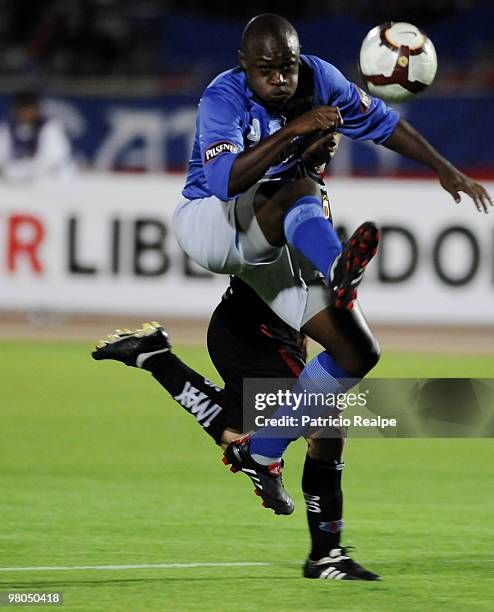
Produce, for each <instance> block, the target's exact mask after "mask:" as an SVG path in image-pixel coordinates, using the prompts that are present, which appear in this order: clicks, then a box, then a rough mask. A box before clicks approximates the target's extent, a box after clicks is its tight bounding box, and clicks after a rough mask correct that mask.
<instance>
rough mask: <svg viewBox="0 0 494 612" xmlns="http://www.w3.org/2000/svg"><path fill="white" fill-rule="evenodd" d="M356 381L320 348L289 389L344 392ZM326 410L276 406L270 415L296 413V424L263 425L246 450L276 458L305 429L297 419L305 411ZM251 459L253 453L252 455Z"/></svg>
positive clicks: (313, 414)
mask: <svg viewBox="0 0 494 612" xmlns="http://www.w3.org/2000/svg"><path fill="white" fill-rule="evenodd" d="M358 382H359V379H358V378H352V377H351V376H350V374H348V372H346V371H345V370H344V369H343V368H342V367H341V366H339V365H338V364H337V363H336V361H335V360H334V359H333V357H331V355H330V354H329V353H327V352H326V351H324V352H323V353H319V355H317V357H314V359H312V361H310V362H309V363H308V364H307V365H306V366H305V368H304V369H303V370H302V372H301V373H300V377H299V379H298V381H297V383H296V384H295V386H294V388H293V389H292V392H293V393H303V392H304V391H305V392H310V393H324V394H330V393H331V394H335V395H336V394H337V393H345V392H346V391H348V390H349V389H351V388H352V387H354V386H355V385H356V384H357V383H358ZM327 411H328V408H327V407H326V406H322V405H316V406H310V405H309V406H300V408H299V409H298V410H297V411H294V410H293V406H292V405H283V406H279V407H278V409H277V410H276V412H275V413H274V415H273V418H276V419H279V418H280V417H283V416H286V417H291V416H297V417H298V418H299V425H297V426H290V427H286V428H280V427H273V426H269V425H266V426H264V427H261V429H259V430H258V431H256V432H255V433H254V434H253V436H252V440H251V443H250V453H251V454H252V455H261V456H262V457H271V458H279V457H281V456H282V455H283V453H284V452H285V450H286V449H287V447H288V445H289V444H290V442H293V441H294V440H297V439H298V438H299V437H300V436H301V435H302V434H303V432H304V430H306V429H307V427H305V426H302V424H301V423H300V421H301V418H300V417H301V416H302V415H304V414H305V415H307V416H310V417H311V418H315V417H318V416H322V415H323V414H324V413H326V412H327ZM254 459H255V457H254Z"/></svg>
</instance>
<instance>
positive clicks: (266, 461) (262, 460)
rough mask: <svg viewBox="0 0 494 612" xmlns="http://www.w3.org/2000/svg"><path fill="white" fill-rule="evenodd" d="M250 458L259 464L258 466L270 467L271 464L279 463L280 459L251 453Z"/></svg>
mask: <svg viewBox="0 0 494 612" xmlns="http://www.w3.org/2000/svg"><path fill="white" fill-rule="evenodd" d="M251 457H252V459H254V461H255V462H256V463H259V464H260V465H271V464H273V463H279V462H280V461H281V457H265V456H264V455H257V454H256V453H253V454H252V455H251Z"/></svg>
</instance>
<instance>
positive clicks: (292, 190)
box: [276, 178, 321, 210]
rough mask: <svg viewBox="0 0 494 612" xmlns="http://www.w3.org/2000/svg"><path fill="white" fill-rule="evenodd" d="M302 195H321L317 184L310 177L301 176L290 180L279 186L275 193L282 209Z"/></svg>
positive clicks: (288, 206)
mask: <svg viewBox="0 0 494 612" xmlns="http://www.w3.org/2000/svg"><path fill="white" fill-rule="evenodd" d="M304 196H316V197H319V198H320V196H321V191H320V188H319V185H318V184H317V183H316V182H315V181H314V180H312V179H310V178H301V179H297V180H294V181H290V182H289V183H286V184H285V185H283V187H281V188H280V189H279V190H278V192H277V193H276V199H277V200H278V201H279V203H280V206H281V207H282V208H283V210H287V209H288V208H290V206H291V205H292V204H294V203H295V202H296V201H297V200H299V199H300V198H303V197H304Z"/></svg>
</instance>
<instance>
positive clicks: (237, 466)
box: [223, 435, 295, 514]
mask: <svg viewBox="0 0 494 612" xmlns="http://www.w3.org/2000/svg"><path fill="white" fill-rule="evenodd" d="M249 446H250V436H249V435H247V436H242V437H241V438H237V439H236V440H234V441H233V442H232V443H231V444H230V445H229V446H228V447H227V448H226V450H225V452H224V454H223V463H224V464H225V465H230V466H231V467H230V471H231V472H233V473H235V472H243V473H244V474H245V475H246V476H248V477H249V478H250V479H251V480H252V482H253V484H254V487H255V489H254V493H255V494H256V495H258V496H259V497H261V498H262V505H263V506H264V507H265V508H271V509H272V510H273V511H274V513H275V514H291V513H292V512H293V511H294V509H295V507H294V505H293V501H292V500H291V498H290V496H289V495H288V493H287V492H286V490H285V488H284V487H283V481H282V479H281V471H282V467H283V460H282V461H279V462H276V463H273V464H272V465H261V464H260V463H257V461H254V459H252V457H251V455H250V451H249Z"/></svg>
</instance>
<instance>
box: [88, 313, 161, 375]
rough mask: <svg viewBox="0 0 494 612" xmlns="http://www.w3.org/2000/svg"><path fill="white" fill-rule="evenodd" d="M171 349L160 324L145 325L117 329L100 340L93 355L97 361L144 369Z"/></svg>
mask: <svg viewBox="0 0 494 612" xmlns="http://www.w3.org/2000/svg"><path fill="white" fill-rule="evenodd" d="M170 349H171V344H170V339H169V338H168V334H167V332H166V330H165V329H164V327H162V326H161V325H160V324H159V323H156V322H154V323H144V324H143V326H142V327H141V328H139V329H135V330H134V331H131V330H130V329H116V330H115V331H114V332H113V333H112V334H109V335H108V336H107V338H105V339H103V340H100V341H99V342H98V344H97V345H96V348H95V349H94V351H93V352H92V353H91V355H92V357H93V359H96V360H97V361H100V360H103V359H113V360H114V361H120V362H122V363H125V365H128V366H131V367H134V368H142V367H143V365H144V362H145V361H146V360H147V359H149V357H153V356H154V355H159V354H160V353H167V352H169V351H170Z"/></svg>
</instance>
